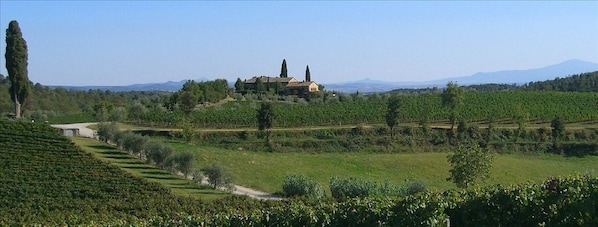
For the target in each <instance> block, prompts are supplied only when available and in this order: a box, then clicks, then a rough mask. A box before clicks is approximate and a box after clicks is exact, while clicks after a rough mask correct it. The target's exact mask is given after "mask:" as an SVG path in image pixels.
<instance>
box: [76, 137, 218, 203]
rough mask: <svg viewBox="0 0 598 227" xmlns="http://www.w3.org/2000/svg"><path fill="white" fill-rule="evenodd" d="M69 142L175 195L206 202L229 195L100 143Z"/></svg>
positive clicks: (78, 139) (84, 139) (88, 140)
mask: <svg viewBox="0 0 598 227" xmlns="http://www.w3.org/2000/svg"><path fill="white" fill-rule="evenodd" d="M71 140H72V141H73V142H74V143H75V144H77V145H78V146H79V147H81V149H82V150H84V151H86V152H89V153H91V154H93V156H94V157H96V158H98V159H100V160H103V161H106V162H108V163H111V164H113V165H116V166H118V167H120V168H121V169H123V170H125V171H127V172H129V173H131V174H133V175H135V176H139V177H142V178H144V179H146V180H147V181H150V182H156V183H159V184H162V185H163V186H165V187H166V188H169V189H170V190H171V191H172V192H173V193H174V194H175V195H178V196H189V197H195V198H201V199H206V200H212V199H216V198H222V197H226V196H229V195H230V194H228V193H226V192H223V191H218V190H213V189H211V188H210V187H208V186H206V185H198V184H196V183H193V182H192V181H190V180H185V179H184V178H183V177H182V176H178V175H174V174H171V173H170V172H168V171H166V170H163V169H160V168H157V167H155V166H153V165H149V164H146V163H145V162H144V161H142V160H140V159H138V158H136V157H134V156H132V155H130V154H128V153H125V152H122V151H120V150H117V149H116V148H115V147H113V146H110V145H107V144H104V143H102V142H100V141H97V140H93V139H89V138H82V137H71Z"/></svg>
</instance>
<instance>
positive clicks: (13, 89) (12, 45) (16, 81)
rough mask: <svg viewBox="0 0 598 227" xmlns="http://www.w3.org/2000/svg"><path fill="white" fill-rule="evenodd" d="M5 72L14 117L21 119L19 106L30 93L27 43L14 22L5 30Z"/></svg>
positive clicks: (17, 24)
mask: <svg viewBox="0 0 598 227" xmlns="http://www.w3.org/2000/svg"><path fill="white" fill-rule="evenodd" d="M4 57H5V58H6V70H7V71H8V80H9V81H10V89H9V92H10V98H11V100H12V101H13V102H14V104H15V117H16V118H20V117H21V105H23V104H24V103H25V101H26V100H27V98H28V97H29V94H30V93H31V82H30V81H29V78H28V76H27V42H26V41H25V39H23V34H22V33H21V28H19V23H18V22H17V21H15V20H13V21H11V22H10V23H9V24H8V29H6V53H5V54H4Z"/></svg>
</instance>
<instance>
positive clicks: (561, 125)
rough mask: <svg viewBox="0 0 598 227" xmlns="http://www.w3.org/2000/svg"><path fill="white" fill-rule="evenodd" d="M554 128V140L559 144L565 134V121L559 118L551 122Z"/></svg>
mask: <svg viewBox="0 0 598 227" xmlns="http://www.w3.org/2000/svg"><path fill="white" fill-rule="evenodd" d="M550 127H551V128H552V140H553V141H555V142H557V141H558V140H559V139H560V138H561V137H562V136H563V134H564V133H565V121H564V120H563V119H562V118H561V117H559V116H557V117H555V118H554V119H552V121H551V122H550Z"/></svg>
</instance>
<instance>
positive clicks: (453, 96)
mask: <svg viewBox="0 0 598 227" xmlns="http://www.w3.org/2000/svg"><path fill="white" fill-rule="evenodd" d="M441 98H442V106H444V107H447V108H449V111H450V115H449V120H450V121H451V131H452V130H453V129H454V128H455V124H456V123H457V118H458V116H459V109H460V108H461V106H463V99H464V98H463V88H461V87H459V85H457V83H455V82H452V81H451V82H449V83H448V84H447V85H446V89H445V90H444V92H442V96H441Z"/></svg>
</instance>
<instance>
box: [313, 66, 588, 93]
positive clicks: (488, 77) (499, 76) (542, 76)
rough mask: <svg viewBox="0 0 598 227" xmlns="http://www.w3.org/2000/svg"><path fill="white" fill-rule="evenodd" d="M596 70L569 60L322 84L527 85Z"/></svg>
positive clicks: (379, 87)
mask: <svg viewBox="0 0 598 227" xmlns="http://www.w3.org/2000/svg"><path fill="white" fill-rule="evenodd" d="M594 71H598V64H597V63H592V62H587V61H582V60H568V61H565V62H562V63H559V64H555V65H549V66H546V67H542V68H537V69H527V70H504V71H497V72H480V73H475V74H473V75H470V76H462V77H452V78H446V79H441V80H433V81H425V82H387V81H378V80H359V81H353V82H347V83H335V84H325V85H324V86H326V90H334V91H341V92H356V91H359V92H366V93H367V92H384V91H390V90H394V89H399V88H427V87H444V86H446V84H447V83H448V82H449V81H455V82H457V83H458V84H459V85H473V84H490V83H495V84H518V85H521V84H526V83H529V82H536V81H545V80H552V79H554V78H556V77H561V78H563V77H567V76H571V75H575V74H580V73H586V72H594Z"/></svg>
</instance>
